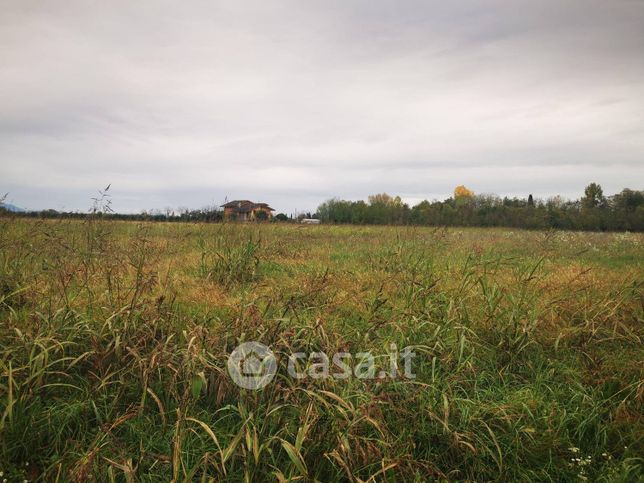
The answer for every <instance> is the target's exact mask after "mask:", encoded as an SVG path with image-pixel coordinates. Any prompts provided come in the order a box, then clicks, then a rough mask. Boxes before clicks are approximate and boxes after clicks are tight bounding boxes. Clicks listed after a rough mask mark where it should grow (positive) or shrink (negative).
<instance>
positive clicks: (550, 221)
mask: <svg viewBox="0 0 644 483" xmlns="http://www.w3.org/2000/svg"><path fill="white" fill-rule="evenodd" d="M317 216H318V217H319V218H320V220H321V221H323V222H327V223H351V224H374V225H431V226H505V227H512V228H529V229H548V228H558V229H566V230H596V231H609V230H610V231H623V230H628V231H644V191H637V190H631V189H628V188H626V189H624V190H622V191H621V192H620V193H617V194H615V195H612V196H604V194H603V190H602V188H601V186H600V185H599V184H597V183H591V184H589V185H588V186H587V187H586V189H585V190H584V196H583V197H582V198H580V199H578V200H564V199H563V198H562V197H560V196H555V197H552V198H549V199H547V200H541V199H535V198H534V197H533V196H532V195H529V196H528V197H527V198H517V197H515V198H509V197H503V198H501V197H499V196H497V195H493V194H479V195H477V194H475V193H474V192H472V191H471V190H469V189H467V188H466V187H465V186H457V187H456V189H455V190H454V195H453V196H452V197H450V198H448V199H446V200H444V201H427V200H424V201H421V202H420V203H418V204H416V205H415V206H412V207H410V206H409V205H408V204H406V203H403V202H402V200H401V199H400V197H398V196H396V197H392V196H389V195H388V194H386V193H381V194H378V195H373V196H369V198H368V200H367V201H363V200H360V201H347V200H341V199H337V198H334V199H330V200H328V201H325V202H324V203H322V204H321V205H320V206H319V207H318V210H317Z"/></svg>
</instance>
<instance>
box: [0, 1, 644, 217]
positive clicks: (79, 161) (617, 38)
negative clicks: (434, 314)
mask: <svg viewBox="0 0 644 483" xmlns="http://www.w3.org/2000/svg"><path fill="white" fill-rule="evenodd" d="M591 181H597V182H599V183H600V184H602V186H603V187H604V192H605V193H607V194H612V193H614V192H617V191H619V190H621V189H622V188H624V187H630V188H634V189H643V188H644V1H640V0H600V1H595V0H574V1H566V0H538V1H536V0H532V1H529V2H528V1H518V0H507V1H485V2H483V1H471V2H470V1H454V2H452V1H450V2H447V1H410V0H391V1H381V0H364V1H352V0H337V1H336V0H319V1H317V0H293V1H275V0H270V1H267V0H262V1H243V0H234V1H223V2H222V1H213V0H207V1H185V2H177V1H172V2H171V1H167V2H166V1H160V0H150V1H142V0H137V1H131V0H128V1H123V2H121V1H114V0H110V1H83V2H80V1H72V0H61V1H50V2H42V1H38V2H36V1H30V0H15V1H14V0H9V1H8V0H0V191H2V192H9V198H8V199H9V200H10V201H12V202H13V203H14V204H16V205H19V206H23V207H26V208H31V209H38V208H45V207H51V208H56V209H70V210H86V209H88V208H89V206H90V204H91V202H90V198H91V197H92V196H94V194H95V193H96V191H97V190H98V189H99V188H101V187H104V186H106V185H107V184H108V183H111V184H112V189H111V190H110V191H111V192H112V197H113V207H114V208H115V209H116V210H117V211H122V212H132V211H138V210H141V209H150V208H164V207H166V206H172V207H179V206H187V207H191V208H199V207H202V206H205V205H208V204H212V203H217V204H221V202H223V200H224V199H225V198H226V197H227V198H228V199H229V200H231V199H238V198H244V199H251V200H255V201H264V202H268V203H270V204H271V205H272V206H273V207H274V208H276V209H278V211H284V212H286V213H291V212H293V211H294V210H295V209H300V210H314V209H315V208H316V206H317V205H318V204H319V203H320V202H322V201H324V200H325V199H328V198H330V197H334V196H338V197H342V198H347V199H360V198H366V196H367V195H369V194H372V193H377V192H382V191H386V192H388V193H390V194H392V195H400V196H401V197H402V198H403V199H405V200H407V201H408V202H411V203H415V202H417V201H419V200H421V199H424V198H427V199H433V198H438V199H442V198H445V197H447V196H449V195H450V194H451V192H452V190H453V189H454V187H455V186H456V185H459V184H465V185H466V186H468V187H469V188H471V189H472V190H474V191H475V192H477V193H497V194H499V195H501V196H503V195H511V196H514V195H519V196H527V195H528V193H533V194H534V195H535V196H538V197H547V196H550V195H554V194H562V195H564V196H567V197H571V198H572V197H575V198H576V197H578V196H580V195H581V194H582V192H583V188H584V186H586V185H587V184H588V183H589V182H591Z"/></svg>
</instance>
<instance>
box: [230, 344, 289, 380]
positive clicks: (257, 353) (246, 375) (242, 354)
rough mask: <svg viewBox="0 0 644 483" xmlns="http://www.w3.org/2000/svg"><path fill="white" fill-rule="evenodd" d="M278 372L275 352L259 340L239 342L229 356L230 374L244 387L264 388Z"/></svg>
mask: <svg viewBox="0 0 644 483" xmlns="http://www.w3.org/2000/svg"><path fill="white" fill-rule="evenodd" d="M276 372H277V359H275V354H273V351H272V350H270V348H269V347H268V346H266V345H264V344H261V343H259V342H254V341H253V342H244V343H243V344H239V345H238V346H237V347H235V350H234V351H232V352H231V354H230V356H229V357H228V374H230V377H231V378H232V380H233V381H234V382H235V384H237V385H238V386H239V387H243V388H244V389H262V388H263V387H265V386H266V385H267V384H268V383H269V382H271V381H272V380H273V377H275V373H276Z"/></svg>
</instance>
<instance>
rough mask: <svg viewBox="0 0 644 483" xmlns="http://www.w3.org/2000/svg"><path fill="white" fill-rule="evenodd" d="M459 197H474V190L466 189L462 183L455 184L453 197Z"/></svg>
mask: <svg viewBox="0 0 644 483" xmlns="http://www.w3.org/2000/svg"><path fill="white" fill-rule="evenodd" d="M459 198H469V199H472V198H474V191H472V190H469V189H467V188H466V187H465V186H464V185H460V186H457V187H456V188H454V199H455V200H456V199H459Z"/></svg>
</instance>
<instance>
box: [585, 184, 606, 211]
mask: <svg viewBox="0 0 644 483" xmlns="http://www.w3.org/2000/svg"><path fill="white" fill-rule="evenodd" d="M581 204H582V206H583V207H584V208H598V207H600V206H604V205H605V204H606V198H604V191H603V190H602V187H601V186H600V185H598V184H597V183H590V184H589V185H588V186H586V189H585V190H584V197H583V198H582V199H581Z"/></svg>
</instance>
